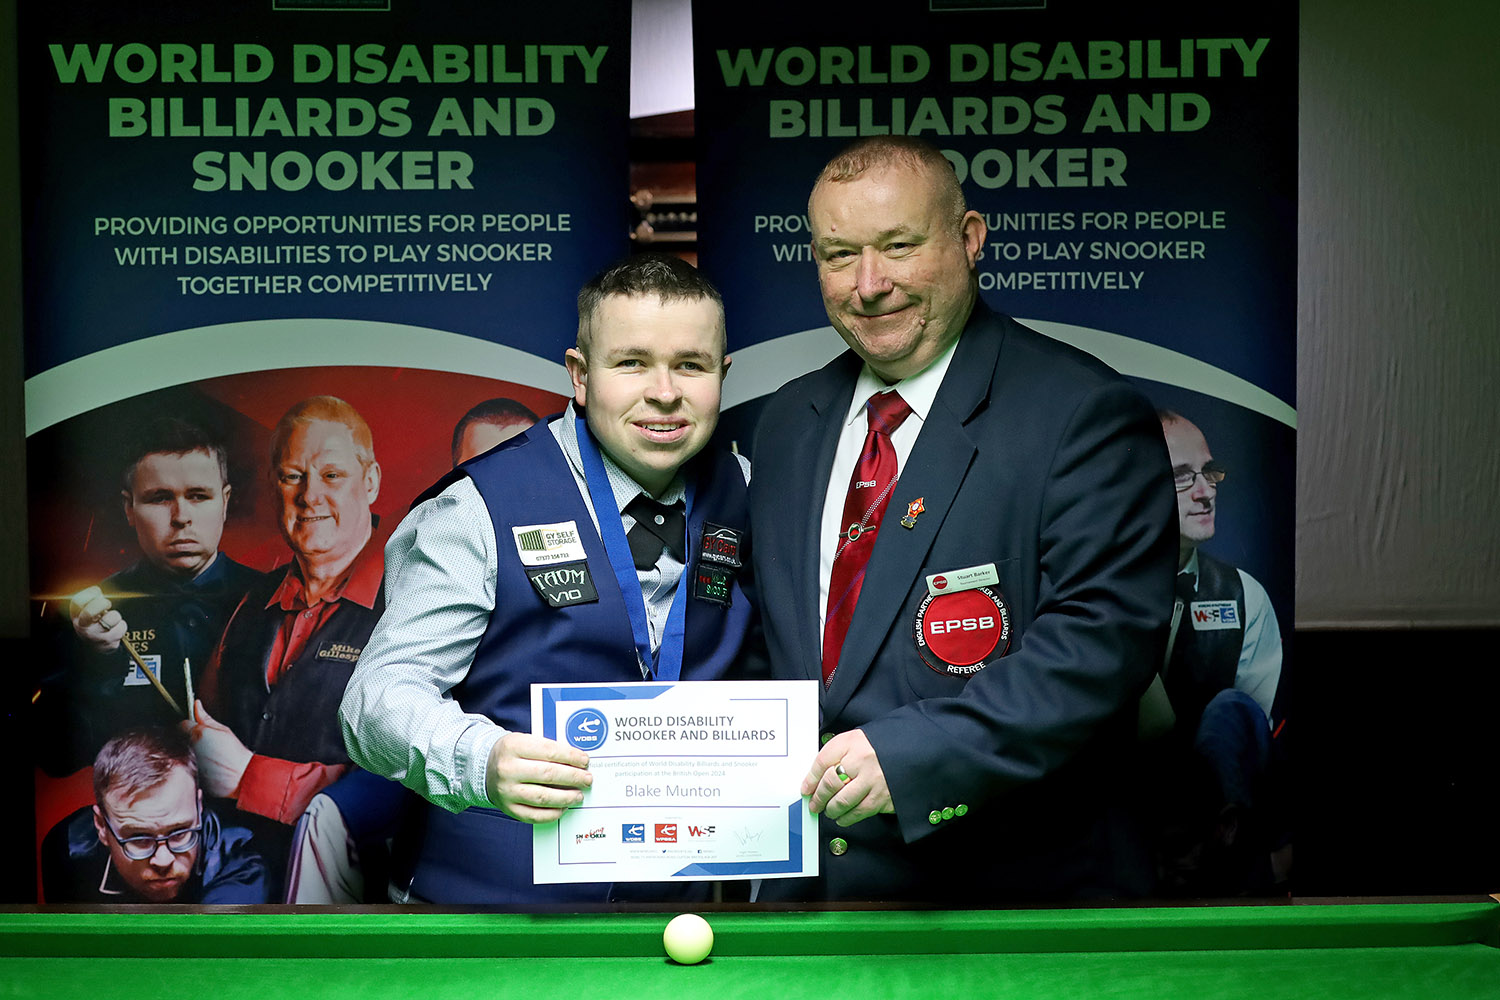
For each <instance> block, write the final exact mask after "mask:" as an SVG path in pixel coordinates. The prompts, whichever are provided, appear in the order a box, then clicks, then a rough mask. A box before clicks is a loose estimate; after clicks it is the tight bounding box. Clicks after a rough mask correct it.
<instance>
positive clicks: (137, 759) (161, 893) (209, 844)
mask: <svg viewBox="0 0 1500 1000" xmlns="http://www.w3.org/2000/svg"><path fill="white" fill-rule="evenodd" d="M93 777H94V804H93V805H92V806H85V807H83V808H82V809H79V810H78V811H77V812H75V813H73V814H72V815H71V816H69V817H68V818H67V819H66V820H64V821H63V822H61V823H59V824H58V825H57V827H56V828H54V829H53V830H52V831H51V832H50V833H49V834H48V835H47V838H46V840H45V841H44V842H43V844H42V870H43V876H42V889H43V893H44V894H45V896H46V900H47V902H49V903H263V902H266V901H267V894H266V868H265V864H264V862H263V861H262V860H261V857H260V855H259V854H258V853H256V851H255V846H254V844H253V842H252V840H251V835H250V831H249V830H246V829H243V828H241V827H228V826H224V825H223V824H222V823H221V822H220V821H219V817H218V816H217V815H216V814H215V813H214V811H213V810H212V809H210V808H207V807H205V806H204V805H203V792H202V791H201V790H200V789H199V787H198V762H197V760H196V759H195V758H194V756H193V750H192V746H191V744H190V743H189V742H188V739H187V736H186V735H185V734H183V733H181V732H179V731H177V730H175V729H159V728H152V729H135V730H131V731H129V732H126V733H124V734H122V735H120V736H117V737H115V738H114V739H112V740H110V741H109V742H108V743H106V744H105V745H104V747H103V748H102V749H101V750H100V751H99V755H98V756H97V757H96V758H95V760H94V775H93Z"/></svg>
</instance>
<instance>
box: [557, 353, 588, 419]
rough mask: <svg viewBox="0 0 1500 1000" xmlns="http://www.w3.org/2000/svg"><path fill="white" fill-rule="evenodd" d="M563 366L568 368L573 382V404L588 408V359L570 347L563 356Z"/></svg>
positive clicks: (569, 376)
mask: <svg viewBox="0 0 1500 1000" xmlns="http://www.w3.org/2000/svg"><path fill="white" fill-rule="evenodd" d="M563 364H565V365H567V366H568V378H570V379H572V381H573V402H574V403H575V404H577V405H578V406H585V407H586V406H588V395H589V363H588V359H587V358H585V357H584V356H583V352H582V351H580V350H579V349H578V348H576V347H570V348H568V349H567V351H566V352H565V353H564V354H563Z"/></svg>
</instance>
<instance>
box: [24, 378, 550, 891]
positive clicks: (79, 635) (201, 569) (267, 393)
mask: <svg viewBox="0 0 1500 1000" xmlns="http://www.w3.org/2000/svg"><path fill="white" fill-rule="evenodd" d="M329 389H333V390H334V391H335V392H337V393H342V394H343V395H344V396H347V397H352V398H353V399H357V400H359V403H358V404H356V406H355V407H354V409H355V412H356V413H357V414H359V415H360V416H361V417H365V416H366V415H367V416H368V423H369V426H370V427H371V428H372V434H373V435H374V436H378V438H379V445H380V467H381V469H382V470H383V473H384V475H383V482H382V485H381V488H380V490H379V493H378V496H377V499H375V500H374V501H372V502H370V503H369V504H368V506H369V510H368V512H367V514H366V524H367V525H368V526H369V527H368V529H367V530H368V531H369V533H370V538H371V539H372V546H371V547H372V550H373V556H374V557H375V562H376V564H377V567H378V563H379V560H378V556H379V547H380V543H383V540H384V532H383V531H381V530H380V528H379V525H380V522H381V518H382V515H388V514H389V515H395V516H399V514H400V513H401V512H402V511H404V510H405V508H406V506H407V504H408V503H409V502H410V499H411V496H412V495H414V494H415V492H417V491H419V490H420V489H421V488H422V487H424V486H425V485H426V484H427V483H428V482H430V481H431V480H433V479H436V478H437V477H438V476H439V475H441V474H442V473H443V472H444V471H446V470H447V468H448V467H449V466H450V465H451V462H452V457H451V456H452V442H453V435H454V429H455V427H459V426H464V424H465V420H464V418H465V416H466V415H468V413H469V411H470V410H474V409H480V410H485V412H488V410H490V409H495V405H494V400H496V399H497V398H507V399H510V400H512V401H513V402H514V404H515V405H514V406H513V407H510V409H515V410H517V411H518V412H542V413H546V412H550V411H552V410H555V409H558V408H559V407H560V405H561V404H560V402H559V398H560V397H558V396H556V395H555V394H553V393H548V392H545V391H542V390H537V389H533V388H530V387H527V386H520V385H514V384H510V383H501V382H496V381H494V380H489V379H482V378H476V377H471V376H461V375H452V374H444V373H436V372H424V371H395V372H393V371H391V370H388V369H360V368H342V369H326V368H325V369H305V370H298V369H289V370H283V371H280V372H276V373H250V374H246V375H239V376H230V377H226V378H220V379H212V380H204V381H201V382H197V383H192V384H189V385H185V386H178V387H173V388H171V389H166V390H160V391H157V392H152V393H147V394H144V395H143V396H141V397H136V398H133V399H129V400H125V401H122V402H120V403H115V404H111V405H109V406H106V407H102V408H99V409H97V410H94V411H90V412H87V413H84V414H81V415H79V416H78V417H75V418H72V419H71V420H68V421H65V422H63V423H62V424H61V425H59V426H57V427H55V428H51V429H49V430H48V431H45V432H43V433H42V434H40V435H37V436H36V438H35V439H34V440H33V441H32V442H31V448H32V451H31V454H32V456H33V461H32V465H31V479H30V490H31V500H32V504H33V506H32V510H33V511H39V510H43V509H49V510H52V511H53V512H54V516H53V518H52V519H51V527H50V529H49V530H48V531H47V533H46V534H45V535H43V536H41V537H38V538H35V539H34V541H33V580H34V588H33V589H34V591H35V593H36V608H35V610H36V614H37V616H38V620H39V621H40V622H41V623H42V627H39V628H38V629H37V635H36V636H35V638H34V646H33V648H34V649H35V650H36V653H37V655H36V656H35V657H34V658H33V662H34V664H35V666H34V670H35V672H36V696H35V700H34V706H33V707H34V710H35V715H34V716H33V719H34V726H33V733H34V734H35V736H34V740H33V745H34V747H35V763H36V765H37V774H36V778H37V833H36V837H37V844H38V848H39V851H40V852H41V853H40V855H39V860H41V861H42V862H43V865H42V867H43V868H44V869H45V870H46V871H47V872H48V873H50V874H49V877H48V878H47V879H45V880H44V884H43V885H42V887H41V888H42V892H43V898H44V899H48V900H50V901H52V902H61V901H63V900H64V899H71V900H74V901H96V902H123V901H126V899H125V898H124V897H125V896H130V897H131V898H135V897H137V896H138V897H139V899H137V900H136V901H151V899H152V897H151V895H150V894H147V893H141V892H133V895H132V893H130V892H127V893H125V894H124V895H122V896H119V897H116V896H108V894H107V893H106V894H105V895H106V896H108V898H102V897H100V896H99V892H98V887H99V885H100V884H101V878H100V874H99V871H98V870H95V869H100V870H102V867H103V862H102V860H100V861H99V863H98V864H95V861H96V860H99V859H96V858H94V857H93V855H94V854H95V853H97V851H99V850H104V849H105V848H107V847H108V846H109V845H108V844H104V843H102V842H101V841H100V840H99V839H98V836H97V833H98V831H97V828H96V827H95V826H94V822H93V811H94V808H95V806H96V804H97V802H98V795H97V792H96V790H95V789H94V787H93V783H92V780H91V779H92V766H93V764H94V761H95V757H96V755H98V754H99V753H100V751H101V749H102V748H104V747H105V746H106V745H107V744H109V743H110V741H112V740H114V739H116V738H119V737H121V736H122V735H124V734H126V733H131V732H140V731H142V730H143V729H150V730H152V731H156V732H158V733H160V731H162V730H164V729H171V728H174V727H178V726H180V725H181V723H182V722H183V720H185V719H186V718H187V713H188V710H189V706H191V705H192V704H193V702H194V700H195V699H201V698H203V697H204V696H205V694H206V692H205V685H206V684H207V685H208V686H209V687H210V688H211V687H212V684H211V683H209V680H208V678H207V677H206V676H205V672H206V670H207V668H208V667H209V665H210V663H211V660H212V657H213V653H214V651H215V649H216V647H217V646H218V645H219V643H220V640H221V637H222V634H223V632H224V629H225V626H226V623H227V622H228V621H229V620H230V618H231V616H232V615H233V613H234V611H235V609H236V607H238V606H239V604H240V603H241V601H242V599H243V598H244V596H245V594H246V593H247V592H248V591H249V590H251V589H252V588H253V587H258V588H259V589H260V590H262V591H264V590H265V589H266V586H265V584H266V582H267V581H268V580H271V581H273V585H274V583H275V582H280V581H282V580H283V579H284V578H285V577H286V575H287V572H288V567H289V566H292V565H297V562H296V559H295V558H294V557H296V556H297V549H296V547H295V545H289V544H288V541H287V537H286V534H285V531H284V530H282V529H280V528H278V525H283V526H284V524H285V522H284V520H283V518H282V509H283V505H282V503H281V500H280V498H279V496H278V495H277V494H276V493H275V492H273V491H274V490H275V487H274V484H273V483H272V477H271V476H270V475H269V474H268V465H269V459H270V448H271V444H272V441H271V438H272V436H273V428H274V426H275V425H276V423H277V421H278V419H279V418H280V417H281V416H282V414H283V413H284V412H285V411H286V410H288V409H290V408H291V407H292V406H293V405H294V404H296V403H298V402H299V401H301V400H304V399H307V398H310V397H317V396H326V395H327V394H328V393H327V390H329ZM319 390H323V391H321V392H320V391H319ZM486 407H487V409H486ZM507 412H508V411H507ZM468 423H470V424H472V423H473V418H470V419H469V420H468ZM350 436H351V437H352V434H351V435H350ZM471 437H474V435H473V434H466V435H465V438H466V440H467V438H471ZM388 456H390V457H388ZM402 494H404V495H402ZM378 576H379V574H378V570H377V572H375V574H374V577H375V578H376V579H378ZM262 603H263V604H264V601H262ZM333 617H334V618H337V615H334V616H333ZM344 645H346V646H353V647H354V648H357V645H358V644H357V643H345V644H344ZM316 650H317V646H316V639H314V654H315V655H316ZM338 655H357V654H350V653H348V650H344V651H343V653H340V654H338ZM314 711H316V709H314ZM231 714H232V713H231ZM214 718H215V716H213V715H212V714H210V715H209V716H208V719H209V720H213V719H214ZM329 720H330V724H333V719H332V716H331V715H330V716H329ZM218 721H219V722H223V721H224V720H223V719H219V720H218ZM203 731H205V730H203V729H202V728H201V727H200V732H203ZM207 731H208V732H209V734H210V738H209V741H208V745H207V746H205V745H204V743H203V742H202V741H201V740H200V741H199V742H198V743H197V745H196V746H195V750H196V755H195V756H196V759H195V761H194V767H193V771H194V775H195V780H196V782H197V783H198V784H199V785H200V786H201V788H202V790H203V795H204V811H205V812H204V815H205V816H213V817H214V819H213V823H214V824H215V825H217V826H218V827H219V828H220V829H221V830H224V831H240V833H238V834H236V835H237V836H243V837H245V838H248V839H247V840H246V841H245V842H244V843H243V844H242V845H240V846H243V847H244V849H245V850H246V851H247V852H248V853H250V854H254V855H255V856H256V857H257V858H259V859H260V860H259V861H258V862H257V867H258V869H259V871H260V875H259V877H258V879H257V880H256V884H257V885H258V886H259V887H260V888H257V889H255V890H254V891H255V892H263V893H264V895H265V899H267V900H269V901H272V902H281V901H284V900H290V901H304V902H324V901H328V902H332V901H358V900H359V899H361V898H363V893H364V889H363V888H362V886H363V885H364V880H363V878H362V872H361V864H360V862H361V859H360V857H359V855H358V853H357V852H354V851H350V852H347V853H345V854H344V855H342V856H341V857H340V858H339V859H337V860H339V861H340V863H339V864H336V865H335V864H329V863H328V862H326V861H322V862H319V863H318V864H316V865H313V866H311V868H310V869H309V868H308V866H302V868H301V869H300V870H299V868H298V865H297V864H296V863H295V862H294V861H292V860H291V858H292V855H293V851H292V847H291V844H292V842H296V843H299V844H303V845H305V844H306V843H307V840H306V838H307V836H308V833H309V827H310V826H311V824H310V822H309V821H310V820H311V819H313V818H314V817H315V815H316V811H315V813H314V816H306V817H305V806H304V807H303V808H296V809H294V810H293V811H292V812H295V815H293V814H292V813H291V812H288V813H287V814H285V815H282V816H280V817H277V818H275V819H272V818H270V817H265V816H259V815H253V814H250V813H247V812H244V811H241V810H238V809H236V808H235V806H236V802H237V800H238V799H237V796H236V797H228V796H225V795H223V794H222V793H223V792H225V791H230V792H235V791H238V789H233V788H230V789H226V788H224V787H223V786H222V784H220V785H219V786H218V787H211V782H210V781H209V780H208V776H210V775H212V774H215V773H216V768H218V766H219V765H218V763H217V762H216V760H215V759H214V755H213V754H212V753H209V751H213V750H215V749H216V744H219V745H222V744H226V743H229V742H230V741H233V743H236V744H239V745H241V746H245V745H247V744H249V742H250V738H251V737H253V734H250V733H248V732H247V733H246V738H242V737H240V736H239V735H237V734H236V733H235V732H234V731H233V730H232V729H231V728H230V727H229V726H221V727H219V728H218V729H209V730H207ZM220 737H223V738H222V739H220ZM231 745H232V744H231ZM206 754H207V755H206ZM293 763H294V764H296V765H297V767H298V768H300V769H301V770H303V771H306V770H308V769H310V768H312V767H314V766H315V765H314V764H313V763H312V762H310V761H308V762H293ZM338 775H340V776H341V775H343V767H342V765H340V766H339V768H338ZM365 777H367V776H365ZM357 781H358V777H356V778H355V780H354V781H353V782H348V783H347V785H345V784H341V785H339V786H335V787H332V788H330V789H329V790H330V791H331V792H332V793H333V794H334V795H337V794H338V790H339V788H340V787H347V786H352V785H355V784H356V783H357ZM216 791H218V792H220V793H221V794H218V795H216V794H215V792H216ZM153 793H154V789H153ZM148 798H149V796H148ZM304 798H306V797H305V796H304ZM313 802H314V803H316V804H317V805H316V806H315V810H316V808H317V807H321V808H322V809H324V811H325V816H324V823H323V824H322V827H323V840H324V841H325V842H326V841H328V840H329V839H330V834H329V833H328V828H329V827H332V828H333V829H334V830H342V829H343V827H341V826H340V825H339V823H340V821H341V819H342V814H341V812H340V811H339V810H338V808H337V807H333V808H331V809H330V805H331V803H330V802H329V800H328V798H327V797H326V796H325V797H323V798H322V799H319V798H318V797H317V796H316V795H315V796H313ZM330 817H331V819H330ZM221 820H222V822H221ZM378 826H379V824H378V823H377V827H378ZM204 828H205V829H207V826H206V825H205V827H204ZM317 829H318V828H317V827H312V831H313V832H316V830H317ZM252 831H253V832H254V833H255V834H256V835H255V836H253V837H251V836H250V835H251V832H252ZM105 832H106V835H108V828H106V831H105ZM122 832H128V831H122ZM169 832H170V831H169ZM49 834H51V837H50V839H49ZM332 836H333V839H334V840H336V841H337V842H338V844H339V845H340V846H343V833H342V832H340V833H337V834H336V835H332ZM111 840H112V838H111ZM44 841H46V842H47V843H48V848H49V849H48V850H45V851H44V850H42V845H43V843H44ZM69 846H71V847H72V848H74V849H76V850H77V851H78V852H80V853H79V857H80V858H87V861H88V863H87V865H85V867H87V868H88V871H87V872H80V871H73V872H72V875H71V876H69V875H68V874H67V873H68V871H69V863H68V862H67V860H66V858H67V848H68V847H69ZM169 846H170V845H169ZM204 849H205V850H207V849H208V848H207V843H206V842H205V847H204ZM169 853H171V852H170V851H169V849H168V847H163V848H162V849H161V850H160V851H158V852H156V855H155V857H156V860H159V861H165V860H166V858H167V855H168V854H169ZM101 857H102V856H101ZM172 857H173V858H174V859H175V860H176V862H177V863H178V864H179V865H180V864H181V858H182V856H179V855H175V854H173V855H172ZM204 858H205V860H211V856H210V855H205V856H204ZM125 860H129V859H125ZM152 863H153V862H152V861H151V860H147V861H145V862H142V864H143V865H145V866H147V867H148V868H149V867H150V866H151V864H152ZM203 863H204V861H203V860H200V861H196V862H195V864H197V865H198V866H199V867H200V868H201V867H202V865H203ZM110 870H111V872H113V873H114V876H115V877H119V876H120V875H121V871H122V869H121V867H120V865H119V864H115V865H114V866H113V867H112V868H111V869H110ZM309 871H310V872H312V873H319V874H321V873H323V872H325V871H328V872H331V873H332V874H331V876H330V877H329V878H328V879H323V878H315V879H311V880H309V879H307V878H305V877H303V876H305V875H306V874H308V873H309ZM289 876H290V877H291V878H292V879H295V878H299V877H301V878H302V881H303V882H304V883H305V882H308V881H311V882H313V883H314V885H313V887H312V888H311V889H310V890H305V891H304V894H303V895H304V898H301V899H300V900H299V899H298V897H297V896H296V895H294V894H292V892H291V890H289V888H288V884H287V883H288V882H289ZM325 881H327V882H329V883H331V885H328V886H325V885H323V883H324V882H325ZM84 882H91V886H90V887H87V888H86V889H84V888H80V886H82V885H83V883H84ZM200 882H201V878H200ZM376 883H378V884H376ZM49 885H50V886H51V890H50V891H49V890H48V886H49ZM200 889H201V885H200ZM197 891H199V890H197V889H195V890H193V892H197ZM368 891H369V894H370V896H371V898H372V899H376V900H383V899H384V876H383V873H382V874H380V875H379V876H378V878H377V879H376V880H375V882H372V883H371V884H370V886H369V889H368ZM191 894H192V893H189V895H191ZM174 901H178V902H185V901H188V900H187V898H186V897H182V896H178V897H175V898H174ZM200 901H203V902H209V903H212V902H231V901H234V902H245V901H247V900H246V899H245V898H243V896H240V897H236V898H235V899H233V900H231V899H229V898H220V897H216V896H215V894H214V893H212V892H206V891H205V893H204V895H203V897H202V899H201V900H200Z"/></svg>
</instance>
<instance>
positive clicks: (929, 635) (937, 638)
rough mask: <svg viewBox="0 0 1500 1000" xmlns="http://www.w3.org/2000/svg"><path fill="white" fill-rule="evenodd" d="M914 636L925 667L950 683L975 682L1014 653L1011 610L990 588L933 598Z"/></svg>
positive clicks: (922, 610) (920, 609)
mask: <svg viewBox="0 0 1500 1000" xmlns="http://www.w3.org/2000/svg"><path fill="white" fill-rule="evenodd" d="M913 636H914V638H915V640H916V643H917V653H918V655H920V656H921V657H922V662H923V663H925V664H927V665H928V666H929V667H931V668H932V669H933V670H935V671H937V672H938V673H940V674H944V675H946V676H949V677H970V676H973V675H974V674H977V673H979V671H981V670H983V669H984V668H985V667H987V666H989V665H990V661H991V660H994V659H998V658H999V657H1001V656H1004V655H1005V651H1006V650H1007V649H1009V648H1010V608H1009V607H1007V606H1006V604H1005V601H1004V600H1002V599H1001V597H1000V595H999V594H998V593H997V592H995V591H994V590H991V589H990V588H989V587H974V588H972V589H970V590H962V591H959V592H958V593H956V594H942V595H938V596H934V595H932V594H928V595H927V596H926V597H925V598H923V600H922V603H921V604H920V605H918V606H917V616H916V621H915V622H914V623H913Z"/></svg>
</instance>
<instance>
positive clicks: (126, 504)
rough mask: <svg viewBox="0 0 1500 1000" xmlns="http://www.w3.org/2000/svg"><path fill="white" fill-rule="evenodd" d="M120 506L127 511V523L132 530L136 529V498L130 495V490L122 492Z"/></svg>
mask: <svg viewBox="0 0 1500 1000" xmlns="http://www.w3.org/2000/svg"><path fill="white" fill-rule="evenodd" d="M120 506H121V507H122V508H124V510H125V523H126V524H128V525H130V526H131V527H132V528H134V527H135V498H133V497H132V496H131V495H130V491H129V490H121V491H120Z"/></svg>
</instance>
